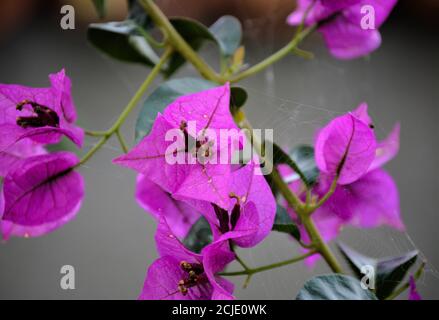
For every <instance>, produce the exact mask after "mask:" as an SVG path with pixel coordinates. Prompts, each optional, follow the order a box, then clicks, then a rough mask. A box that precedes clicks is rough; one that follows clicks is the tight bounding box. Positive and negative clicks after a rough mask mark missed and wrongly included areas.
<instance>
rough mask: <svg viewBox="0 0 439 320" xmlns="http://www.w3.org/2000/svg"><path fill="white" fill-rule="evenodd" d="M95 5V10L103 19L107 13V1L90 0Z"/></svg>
mask: <svg viewBox="0 0 439 320" xmlns="http://www.w3.org/2000/svg"><path fill="white" fill-rule="evenodd" d="M92 1H93V4H94V6H95V9H96V12H97V13H98V16H99V18H100V19H103V18H104V17H105V15H106V13H107V1H106V0H92Z"/></svg>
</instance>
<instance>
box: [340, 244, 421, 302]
mask: <svg viewBox="0 0 439 320" xmlns="http://www.w3.org/2000/svg"><path fill="white" fill-rule="evenodd" d="M338 247H339V249H340V251H341V253H342V254H343V256H344V257H345V259H346V260H347V261H348V263H349V265H350V266H351V268H352V270H353V271H354V272H355V274H356V275H357V276H358V277H359V278H361V277H363V276H364V274H362V273H361V269H362V267H363V266H366V265H368V266H372V267H373V268H374V270H375V287H376V288H375V293H376V295H377V297H378V298H379V299H385V298H387V297H388V296H389V295H390V294H391V293H392V292H393V291H394V290H395V288H396V287H397V286H398V285H399V283H400V282H401V281H402V280H403V279H404V277H405V276H406V274H407V271H408V270H409V269H410V267H411V266H412V265H413V264H414V263H415V262H416V259H417V257H418V251H416V250H414V251H410V252H408V253H406V254H404V255H401V256H397V257H388V258H382V259H375V258H371V257H367V256H365V255H362V254H361V253H358V252H357V251H355V250H353V249H351V248H349V247H348V246H347V245H345V244H343V243H338Z"/></svg>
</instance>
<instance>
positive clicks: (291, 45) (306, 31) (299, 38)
mask: <svg viewBox="0 0 439 320" xmlns="http://www.w3.org/2000/svg"><path fill="white" fill-rule="evenodd" d="M316 28H317V25H312V26H310V27H308V28H306V29H304V30H303V31H301V32H300V33H298V34H297V35H296V36H295V37H294V38H293V39H292V40H291V41H290V42H289V43H287V45H285V46H284V47H283V48H281V49H280V50H279V51H277V52H276V53H274V54H273V55H271V56H269V57H268V58H266V59H264V60H263V61H261V62H259V63H258V64H256V65H254V66H253V67H251V68H249V69H247V70H245V71H243V72H241V73H239V74H238V75H236V76H235V77H233V78H232V79H230V82H238V81H241V80H243V79H245V78H248V77H249V76H252V75H253V74H255V73H258V72H260V71H262V70H264V69H265V68H267V67H269V66H270V65H272V64H273V63H275V62H277V61H279V60H281V59H282V58H284V57H285V56H287V55H288V54H290V53H291V52H292V51H293V50H294V49H296V48H297V46H298V45H299V43H300V42H302V40H303V39H305V38H306V37H307V36H308V35H309V34H311V33H312V32H313V31H314V30H315V29H316Z"/></svg>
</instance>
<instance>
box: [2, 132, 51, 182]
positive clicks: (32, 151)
mask: <svg viewBox="0 0 439 320" xmlns="http://www.w3.org/2000/svg"><path fill="white" fill-rule="evenodd" d="M2 137H5V136H4V135H3V136H2V135H1V133H0V145H1V144H2V140H3V138H2ZM45 153H46V150H45V149H44V147H43V146H41V144H39V143H37V142H35V141H32V140H30V139H23V140H20V141H18V142H17V143H15V144H12V145H10V146H9V147H7V148H5V149H4V151H0V177H5V176H6V174H7V173H8V171H9V170H11V169H12V168H13V167H14V166H15V165H16V164H17V163H19V162H20V161H21V160H23V159H26V158H28V157H31V156H35V155H40V154H45Z"/></svg>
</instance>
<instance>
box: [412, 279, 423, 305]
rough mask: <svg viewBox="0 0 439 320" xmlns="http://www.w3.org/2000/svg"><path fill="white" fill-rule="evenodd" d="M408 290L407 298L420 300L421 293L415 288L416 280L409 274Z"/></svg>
mask: <svg viewBox="0 0 439 320" xmlns="http://www.w3.org/2000/svg"><path fill="white" fill-rule="evenodd" d="M409 283H410V291H409V300H422V297H421V295H420V294H419V293H418V290H417V289H416V281H415V278H414V277H413V276H410V280H409Z"/></svg>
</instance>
